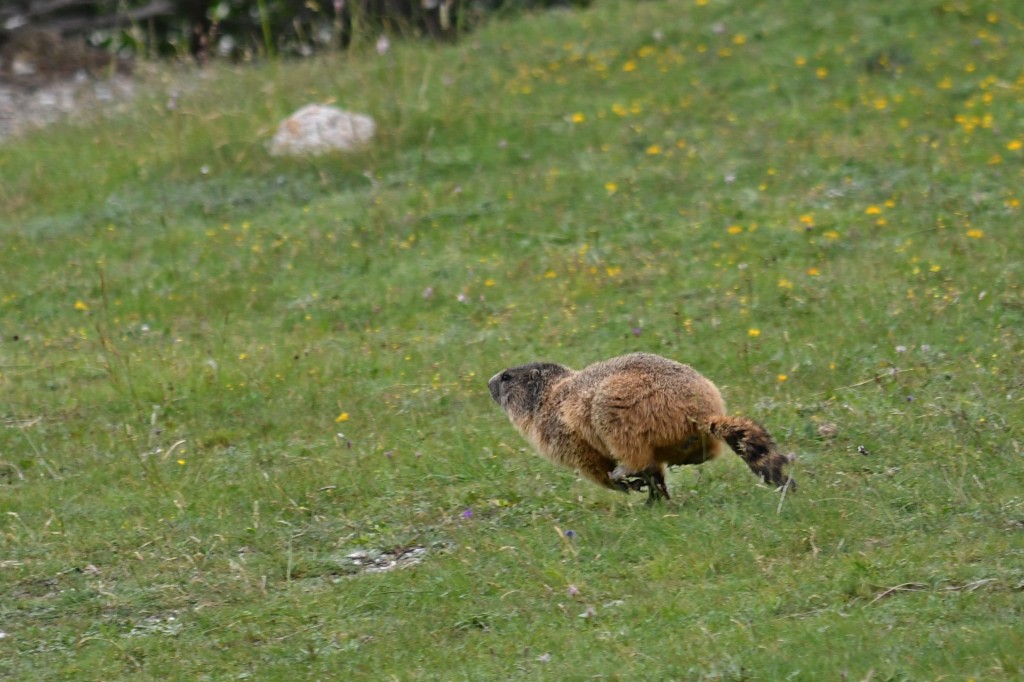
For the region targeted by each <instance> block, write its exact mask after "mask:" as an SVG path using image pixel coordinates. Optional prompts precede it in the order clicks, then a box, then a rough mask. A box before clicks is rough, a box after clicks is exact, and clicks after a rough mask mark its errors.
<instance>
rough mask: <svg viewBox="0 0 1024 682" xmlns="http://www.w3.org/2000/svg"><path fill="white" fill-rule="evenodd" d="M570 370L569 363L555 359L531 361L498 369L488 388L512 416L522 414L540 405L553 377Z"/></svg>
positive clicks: (526, 414) (530, 411) (524, 415)
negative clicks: (564, 363) (552, 360)
mask: <svg viewBox="0 0 1024 682" xmlns="http://www.w3.org/2000/svg"><path fill="white" fill-rule="evenodd" d="M571 373H572V370H571V369H569V368H568V367H563V366H562V365H557V364H555V363H553V362H531V363H530V364H528V365H520V366H519V367H509V368H508V369H506V370H504V371H501V372H498V373H497V374H495V375H494V376H493V377H491V380H490V381H488V382H487V388H489V389H490V391H491V397H492V398H494V402H496V403H498V404H499V405H501V409H503V410H505V412H506V413H507V414H508V416H509V417H511V418H513V419H515V418H517V417H518V418H522V417H527V416H529V415H531V414H532V413H534V412H535V411H536V410H537V409H538V408H539V407H540V406H541V403H542V402H543V401H544V392H545V389H546V388H547V387H548V386H549V385H550V384H551V382H552V381H554V380H555V379H558V378H561V377H563V376H565V375H567V374H571Z"/></svg>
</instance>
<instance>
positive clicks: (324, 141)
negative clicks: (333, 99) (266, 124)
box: [270, 104, 377, 156]
mask: <svg viewBox="0 0 1024 682" xmlns="http://www.w3.org/2000/svg"><path fill="white" fill-rule="evenodd" d="M376 130H377V124H376V123H375V122H374V120H373V119H372V118H370V117H369V116H366V115H364V114H355V113H352V112H349V111H342V110H341V109H338V108H336V107H327V106H322V105H319V104H309V105H306V106H304V107H302V108H301V109H299V110H298V111H296V112H295V113H294V114H292V115H291V116H289V117H288V118H286V119H285V120H284V121H282V122H281V125H280V126H278V128H277V133H276V134H275V135H274V139H273V140H271V142H270V153H271V154H273V155H274V156H302V155H317V154H326V153H327V152H332V151H342V152H344V151H351V150H353V149H358V148H360V147H362V146H363V145H365V144H366V143H367V142H369V141H370V140H371V139H372V138H373V135H374V133H375V132H376Z"/></svg>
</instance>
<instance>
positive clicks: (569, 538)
mask: <svg viewBox="0 0 1024 682" xmlns="http://www.w3.org/2000/svg"><path fill="white" fill-rule="evenodd" d="M150 81H151V82H150V85H149V86H148V87H147V88H144V92H143V93H142V94H141V95H140V96H139V98H138V99H137V100H135V101H134V102H133V103H132V104H131V105H130V106H129V107H127V108H126V109H125V110H123V111H119V112H118V113H114V114H112V115H110V116H108V117H105V118H96V117H93V118H89V119H88V120H82V121H77V122H74V123H67V124H62V125H59V126H55V127H51V128H48V129H46V130H45V131H41V132H38V133H36V134H33V135H31V136H28V137H24V138H21V139H18V140H12V141H9V142H8V143H6V144H5V145H4V146H2V147H0V594H2V595H3V596H2V598H0V678H3V679H10V680H72V679H73V680H106V681H109V680H120V679H125V680H128V679H131V680H147V679H153V680H157V679H159V680H233V679H252V680H305V679H395V680H417V679H437V680H481V679H552V680H556V679H589V678H610V679H652V680H655V679H677V680H782V679H795V680H841V679H849V680H866V679H873V680H939V679H942V680H964V681H966V680H972V679H973V680H979V681H980V680H1019V679H1021V678H1022V676H1024V627H1022V622H1024V451H1022V441H1024V433H1022V431H1021V422H1022V419H1024V370H1022V364H1021V363H1022V349H1024V338H1022V332H1024V289H1022V284H1024V239H1022V235H1024V229H1022V223H1024V208H1022V205H1021V203H1022V201H1024V6H1022V5H1021V4H1019V3H1015V2H1011V1H1010V0H1003V1H1001V2H1000V1H997V0H992V1H991V2H980V1H979V2H972V1H970V0H925V1H922V2H906V3H898V2H883V1H881V0H856V1H852V2H848V3H822V2H814V1H812V0H779V1H777V2H766V1H764V2H750V3H741V2H736V1H735V0H679V1H653V0H652V1H645V2H625V1H623V2H615V1H613V0H604V1H599V2H597V3H595V6H594V7H593V8H592V9H590V10H587V11H564V12H549V13H544V14H535V15H526V16H521V17H518V18H516V19H513V20H509V21H502V22H495V23H492V24H490V25H489V26H487V27H484V28H483V29H482V30H480V31H478V32H476V33H474V34H472V35H470V36H468V37H467V38H466V39H464V40H463V41H462V42H461V43H460V44H458V45H455V46H437V45H426V44H418V43H415V42H406V43H401V44H395V45H394V46H393V48H392V50H391V51H390V52H389V53H387V54H385V55H383V56H380V55H378V54H377V53H376V52H375V51H372V50H370V49H366V50H355V51H353V52H352V53H349V54H345V55H340V56H339V55H334V56H329V57H320V58H316V59H311V60H309V61H304V62H301V63H284V62H270V63H264V64H262V65H257V66H249V67H245V68H241V67H239V68H236V67H231V66H227V65H221V66H214V67H212V68H210V69H208V70H206V71H205V72H203V73H202V74H195V73H189V72H187V71H181V72H170V71H168V72H167V73H165V75H164V76H162V77H152V78H151V79H150ZM313 101H317V102H330V103H336V104H338V105H339V106H342V107H344V108H348V109H352V110H356V111H362V112H366V113H369V114H371V115H372V116H374V117H375V118H376V119H377V121H378V124H379V130H380V134H379V136H378V138H377V140H376V141H375V142H374V144H373V145H372V146H370V147H368V148H367V149H366V150H364V151H362V152H359V153H357V154H351V155H348V156H343V157H320V158H316V159H306V160H282V159H275V158H272V157H270V156H269V155H268V153H267V142H268V140H269V137H270V136H271V134H272V132H273V130H274V127H275V126H276V124H277V122H278V121H279V120H280V119H281V118H282V117H284V116H285V115H287V114H288V113H290V112H292V111H294V110H295V109H297V108H298V107H300V106H302V105H303V104H306V103H308V102H313ZM635 350H645V351H651V352H657V353H661V354H663V355H667V356H669V357H672V358H675V359H678V360H680V361H683V362H687V363H690V364H692V365H694V366H695V367H697V368H698V369H700V370H701V371H702V372H703V373H705V374H706V375H707V376H709V377H711V378H712V379H714V380H715V381H716V382H717V383H718V384H719V385H720V386H721V387H722V390H723V394H724V395H725V397H726V400H727V401H728V404H729V408H730V410H731V411H734V412H736V413H738V414H743V415H746V416H749V417H752V418H754V419H757V420H758V421H760V422H762V423H763V424H765V425H766V426H767V427H768V428H769V430H770V431H771V432H772V433H773V435H774V436H775V437H776V439H777V440H778V441H779V442H780V444H781V446H782V448H783V450H784V451H786V452H793V453H795V454H796V456H797V461H796V463H795V464H794V466H793V469H792V470H793V474H794V476H796V478H797V479H798V480H799V481H800V489H799V490H798V491H797V492H796V493H789V494H786V495H785V496H782V495H780V494H779V493H777V492H776V491H774V490H771V489H769V488H768V487H766V486H764V485H762V484H760V483H759V482H758V481H757V480H756V479H755V478H754V477H753V476H752V475H751V474H750V472H749V471H748V470H747V468H746V466H745V465H744V464H743V462H742V461H741V460H740V459H739V458H738V457H734V456H731V455H730V456H728V457H725V458H722V459H719V460H718V461H715V462H711V463H709V464H707V465H705V466H703V467H700V468H699V469H693V468H690V469H681V470H676V471H674V472H672V473H671V474H670V477H669V488H670V490H671V491H672V492H673V495H674V498H673V500H672V501H671V502H668V503H665V504H661V505H658V506H655V507H651V508H648V507H645V506H644V504H643V503H644V500H645V495H636V494H634V495H629V496H627V495H621V494H616V493H613V492H609V491H606V490H603V489H599V488H597V487H596V486H594V485H592V484H590V483H588V482H586V481H584V480H581V479H579V478H577V477H576V476H575V475H574V473H573V472H572V471H569V470H566V469H560V468H557V467H556V466H554V465H553V464H551V463H549V462H547V461H545V460H543V459H541V458H540V457H538V456H536V455H534V454H533V453H532V452H530V451H529V450H528V449H527V447H526V443H525V441H523V440H522V439H521V438H520V437H519V436H518V435H517V434H516V433H515V432H514V430H513V429H512V427H511V426H510V425H509V423H508V421H507V419H506V418H505V416H504V415H503V414H502V413H501V410H500V409H499V408H498V407H497V406H496V405H495V404H494V403H493V402H492V401H491V399H490V397H489V395H488V393H487V390H486V381H487V379H488V378H489V377H490V376H491V375H492V374H493V373H495V372H497V371H498V370H500V369H502V368H503V367H506V366H509V365H515V364H521V363H523V362H528V361H532V360H540V359H545V360H551V361H556V362H561V363H563V364H567V365H570V366H572V367H577V368H579V367H582V366H584V365H586V364H588V363H590V362H593V361H596V360H600V359H604V358H607V357H611V356H614V355H617V354H620V353H624V352H629V351H635ZM393 565H394V566H395V567H394V568H392V569H391V570H382V569H388V568H391V567H392V566H393Z"/></svg>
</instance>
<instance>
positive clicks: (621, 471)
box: [608, 464, 637, 481]
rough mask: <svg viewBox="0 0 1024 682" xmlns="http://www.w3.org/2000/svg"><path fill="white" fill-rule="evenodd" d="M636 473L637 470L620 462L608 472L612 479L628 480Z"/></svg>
mask: <svg viewBox="0 0 1024 682" xmlns="http://www.w3.org/2000/svg"><path fill="white" fill-rule="evenodd" d="M636 475H637V472H635V471H630V470H629V469H627V468H626V467H624V466H622V465H621V464H620V465H619V466H617V467H615V468H614V469H612V472H611V473H610V474H608V478H610V479H612V480H613V481H626V480H628V479H630V478H632V477H634V476H636Z"/></svg>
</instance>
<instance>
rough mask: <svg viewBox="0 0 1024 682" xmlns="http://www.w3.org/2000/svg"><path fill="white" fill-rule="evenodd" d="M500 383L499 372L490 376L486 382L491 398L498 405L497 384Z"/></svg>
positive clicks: (499, 402)
mask: <svg viewBox="0 0 1024 682" xmlns="http://www.w3.org/2000/svg"><path fill="white" fill-rule="evenodd" d="M500 383H501V372H498V373H497V374H495V375H494V376H493V377H491V380H490V381H488V382H487V389H488V390H489V391H490V392H491V398H493V399H494V402H496V403H498V404H499V405H500V404H501V401H500V400H498V385H499V384H500Z"/></svg>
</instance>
